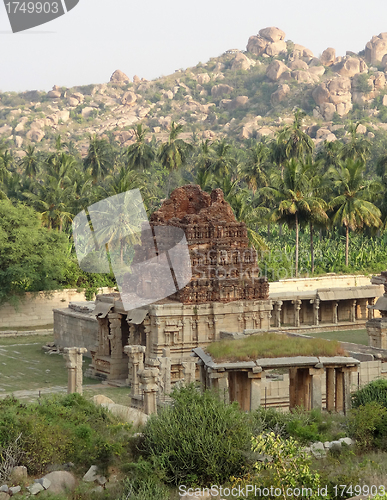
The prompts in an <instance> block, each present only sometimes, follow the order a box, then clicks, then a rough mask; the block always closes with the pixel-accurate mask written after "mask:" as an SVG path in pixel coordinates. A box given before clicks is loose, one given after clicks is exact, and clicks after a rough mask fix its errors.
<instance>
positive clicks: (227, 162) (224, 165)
mask: <svg viewBox="0 0 387 500" xmlns="http://www.w3.org/2000/svg"><path fill="white" fill-rule="evenodd" d="M211 149H212V158H213V159H212V164H211V169H212V171H213V172H214V174H215V175H216V176H223V175H230V174H231V175H233V176H234V177H235V175H236V173H237V168H238V162H237V160H236V159H235V155H234V154H233V148H232V145H231V144H230V143H228V142H227V141H226V139H222V140H220V141H217V142H215V143H214V144H212V148H211Z"/></svg>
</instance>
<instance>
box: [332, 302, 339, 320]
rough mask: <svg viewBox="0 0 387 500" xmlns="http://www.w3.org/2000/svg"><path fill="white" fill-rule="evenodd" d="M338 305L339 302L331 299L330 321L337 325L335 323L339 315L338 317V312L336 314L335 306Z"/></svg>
mask: <svg viewBox="0 0 387 500" xmlns="http://www.w3.org/2000/svg"><path fill="white" fill-rule="evenodd" d="M338 307H339V303H338V302H335V301H333V302H332V322H333V323H334V324H335V325H337V323H338V322H339V317H338V314H337V308H338Z"/></svg>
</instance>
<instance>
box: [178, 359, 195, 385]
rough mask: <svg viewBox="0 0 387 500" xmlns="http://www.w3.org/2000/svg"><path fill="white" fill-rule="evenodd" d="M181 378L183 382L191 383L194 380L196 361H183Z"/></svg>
mask: <svg viewBox="0 0 387 500" xmlns="http://www.w3.org/2000/svg"><path fill="white" fill-rule="evenodd" d="M181 364H182V366H183V378H184V382H185V384H191V383H193V382H195V380H196V361H183V362H182V363H181Z"/></svg>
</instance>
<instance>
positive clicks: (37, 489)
mask: <svg viewBox="0 0 387 500" xmlns="http://www.w3.org/2000/svg"><path fill="white" fill-rule="evenodd" d="M27 490H28V491H29V492H30V493H31V495H37V494H38V493H40V492H41V491H44V488H43V486H42V485H41V484H40V483H34V484H31V486H27Z"/></svg>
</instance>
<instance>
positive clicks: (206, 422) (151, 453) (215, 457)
mask: <svg viewBox="0 0 387 500" xmlns="http://www.w3.org/2000/svg"><path fill="white" fill-rule="evenodd" d="M172 398H173V400H174V403H173V405H172V406H170V407H168V408H165V409H164V410H163V411H162V412H161V413H160V414H159V415H158V416H157V415H152V416H151V418H150V419H149V420H148V422H147V425H146V428H145V431H144V444H143V451H144V453H145V455H146V456H147V457H148V458H149V459H150V460H151V461H152V462H153V463H154V464H155V467H156V468H158V469H159V470H160V471H161V473H162V474H163V477H164V479H165V480H166V481H167V482H171V483H174V484H182V482H183V481H184V484H186V485H198V484H201V485H206V484H222V482H224V481H226V480H227V479H228V478H229V477H230V476H232V475H237V474H239V473H240V472H241V470H242V467H243V465H244V464H245V458H244V454H243V452H244V451H247V450H249V447H250V446H249V445H250V437H251V427H250V424H249V419H248V416H247V415H246V414H244V413H242V412H241V411H240V409H239V406H238V404H237V403H233V404H231V405H227V404H224V403H223V402H222V401H220V399H219V397H218V395H217V394H216V393H214V392H210V391H205V392H203V393H200V392H198V391H197V390H196V389H195V386H194V385H193V384H192V385H190V386H187V387H183V388H181V389H179V390H175V391H173V393H172Z"/></svg>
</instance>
